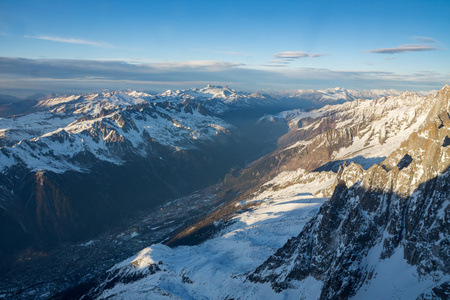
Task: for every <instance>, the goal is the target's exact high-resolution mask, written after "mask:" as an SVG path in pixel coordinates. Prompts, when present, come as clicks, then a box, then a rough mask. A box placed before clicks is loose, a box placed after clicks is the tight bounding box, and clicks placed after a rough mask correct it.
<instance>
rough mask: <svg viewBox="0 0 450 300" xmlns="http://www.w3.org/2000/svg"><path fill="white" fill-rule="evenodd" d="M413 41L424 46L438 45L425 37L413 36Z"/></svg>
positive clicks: (435, 41) (433, 40) (432, 39)
mask: <svg viewBox="0 0 450 300" xmlns="http://www.w3.org/2000/svg"><path fill="white" fill-rule="evenodd" d="M413 39H415V40H416V41H418V42H421V43H425V44H437V43H439V42H438V41H437V40H435V39H434V38H432V37H427V36H415V37H413Z"/></svg>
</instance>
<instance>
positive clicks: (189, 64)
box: [148, 60, 244, 70]
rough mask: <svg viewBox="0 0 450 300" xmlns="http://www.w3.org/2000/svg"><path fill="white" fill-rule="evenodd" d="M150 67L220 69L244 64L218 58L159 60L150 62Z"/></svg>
mask: <svg viewBox="0 0 450 300" xmlns="http://www.w3.org/2000/svg"><path fill="white" fill-rule="evenodd" d="M148 65H149V66H150V67H153V68H159V69H177V68H188V69H206V70H218V69H226V68H233V67H239V66H243V65H244V64H242V63H235V62H223V61H216V60H190V61H181V62H170V61H169V62H158V63H151V64H148Z"/></svg>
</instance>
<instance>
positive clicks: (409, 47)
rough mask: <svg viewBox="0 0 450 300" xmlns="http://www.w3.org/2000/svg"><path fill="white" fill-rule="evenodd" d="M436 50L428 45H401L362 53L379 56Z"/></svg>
mask: <svg viewBox="0 0 450 300" xmlns="http://www.w3.org/2000/svg"><path fill="white" fill-rule="evenodd" d="M433 50H438V48H436V47H433V46H430V45H423V44H408V45H401V46H398V47H394V48H380V49H374V50H366V51H363V52H365V53H380V54H394V53H404V52H420V51H433Z"/></svg>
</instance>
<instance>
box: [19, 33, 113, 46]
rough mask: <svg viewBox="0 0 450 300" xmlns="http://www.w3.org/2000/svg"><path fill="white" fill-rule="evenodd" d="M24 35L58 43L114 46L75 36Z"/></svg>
mask: <svg viewBox="0 0 450 300" xmlns="http://www.w3.org/2000/svg"><path fill="white" fill-rule="evenodd" d="M24 37H26V38H30V39H38V40H46V41H52V42H58V43H67V44H79V45H88V46H93V47H99V48H115V47H114V46H113V45H111V44H108V43H106V42H95V41H88V40H83V39H76V38H62V37H55V36H45V35H39V36H29V35H25V36H24Z"/></svg>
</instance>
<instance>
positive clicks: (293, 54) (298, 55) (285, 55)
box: [274, 51, 326, 58]
mask: <svg viewBox="0 0 450 300" xmlns="http://www.w3.org/2000/svg"><path fill="white" fill-rule="evenodd" d="M325 55H326V54H318V53H308V52H303V51H284V52H279V53H277V54H275V55H274V57H276V58H303V57H321V56H325Z"/></svg>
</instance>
